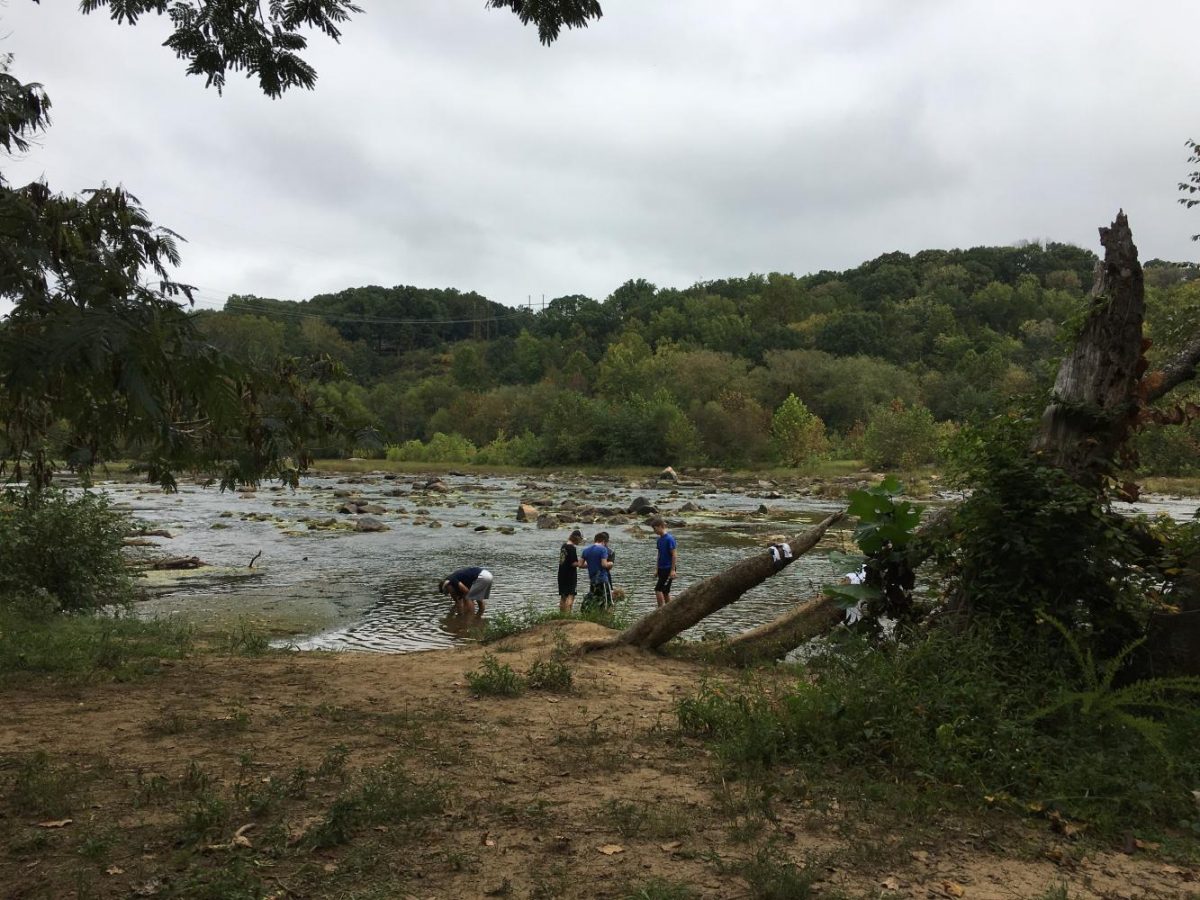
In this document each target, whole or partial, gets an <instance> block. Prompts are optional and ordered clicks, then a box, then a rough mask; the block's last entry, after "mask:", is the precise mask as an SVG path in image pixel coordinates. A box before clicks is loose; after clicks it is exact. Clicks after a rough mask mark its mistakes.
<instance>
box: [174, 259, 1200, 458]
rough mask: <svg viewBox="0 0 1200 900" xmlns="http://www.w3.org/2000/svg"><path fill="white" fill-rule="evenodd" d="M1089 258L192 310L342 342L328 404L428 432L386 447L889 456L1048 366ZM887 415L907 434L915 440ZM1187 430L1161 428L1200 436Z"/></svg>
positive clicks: (920, 443) (1155, 317)
mask: <svg viewBox="0 0 1200 900" xmlns="http://www.w3.org/2000/svg"><path fill="white" fill-rule="evenodd" d="M1095 263H1096V257H1095V255H1094V254H1093V253H1092V252H1090V251H1088V250H1083V249H1081V248H1079V247H1074V246H1071V245H1068V244H1057V243H1047V244H1044V245H1042V244H1038V243H1029V244H1025V245H1022V246H1014V247H976V248H972V249H969V250H926V251H922V252H920V253H917V254H915V255H911V256H910V255H908V254H905V253H889V254H885V255H883V256H880V257H878V258H877V259H874V260H871V261H870V262H867V263H864V264H862V265H860V266H858V267H857V268H854V269H848V270H846V271H843V272H832V271H822V272H818V273H816V274H811V275H804V276H795V275H784V274H779V273H772V274H770V275H750V276H748V277H744V278H729V279H722V280H718V281H707V282H700V283H697V284H695V285H693V286H691V287H689V288H686V289H682V290H681V289H675V288H657V287H656V286H655V285H653V284H650V283H649V282H647V281H644V280H640V279H638V280H631V281H628V282H626V283H625V284H623V285H621V286H620V287H618V288H617V289H616V290H615V291H613V293H612V294H610V295H609V296H608V297H607V298H605V299H604V300H595V299H592V298H589V297H584V296H580V295H572V296H565V297H559V298H556V299H554V300H552V301H550V302H549V303H547V304H546V306H545V308H544V309H538V310H528V309H520V308H513V307H509V306H504V305H502V304H499V303H495V302H492V301H489V300H488V299H486V298H484V297H482V296H480V295H479V294H476V293H473V292H467V293H464V292H461V291H458V290H454V289H437V290H435V289H423V288H416V287H409V286H401V287H393V288H383V287H360V288H349V289H347V290H343V291H340V292H338V293H335V294H321V295H318V296H315V297H313V298H312V299H310V300H307V301H302V302H290V301H278V300H268V299H263V298H258V297H251V296H234V297H231V298H230V299H229V301H228V303H227V304H226V308H225V310H224V311H223V312H219V313H212V312H202V313H197V317H198V319H199V320H200V322H201V324H202V326H203V328H204V329H205V331H206V333H207V334H208V336H209V337H210V339H211V340H212V341H213V342H214V343H216V344H217V345H218V346H220V347H221V348H223V349H225V350H227V351H229V352H231V353H233V354H235V355H239V356H244V357H249V358H258V359H259V360H260V361H261V360H262V359H265V358H269V357H271V356H278V355H290V356H321V355H326V356H329V357H331V358H333V359H335V360H337V361H338V362H340V363H341V364H342V366H343V369H344V372H345V377H344V378H343V379H342V380H339V381H334V382H332V383H328V384H325V385H322V386H321V387H320V389H319V390H320V395H321V397H322V399H323V401H324V402H325V403H326V404H328V406H329V407H330V408H331V409H335V410H338V411H339V412H340V413H341V414H342V415H343V416H344V417H347V418H348V419H349V420H350V421H351V423H352V424H353V425H354V426H355V427H358V428H364V429H365V428H373V429H374V430H375V431H376V432H377V433H378V434H379V436H380V438H381V441H380V446H381V447H382V446H383V445H385V444H391V445H396V444H403V443H404V442H413V441H422V442H425V445H424V446H421V445H418V444H415V443H409V444H408V445H407V446H406V447H393V450H392V453H393V455H407V456H419V455H421V454H425V455H427V456H430V455H432V456H436V457H439V458H447V459H453V460H455V461H464V460H465V459H466V458H474V457H475V456H476V451H479V455H478V458H479V459H481V460H483V461H490V462H513V463H526V464H532V463H545V464H563V463H572V462H601V463H602V462H608V463H635V462H636V463H648V464H660V463H667V462H675V463H681V462H701V461H706V462H712V463H718V464H726V465H744V464H759V463H767V462H784V463H797V462H800V461H802V460H803V459H804V458H805V457H807V456H811V455H814V454H824V453H834V454H844V455H848V456H854V457H856V458H858V457H860V456H862V455H864V454H865V455H866V456H867V457H868V459H869V461H872V462H873V463H875V464H879V465H895V464H909V463H912V462H916V461H924V460H927V459H929V458H930V457H931V455H932V454H933V453H934V452H935V448H936V445H937V441H938V439H939V435H944V433H945V432H947V431H948V430H950V429H952V428H953V425H954V423H961V422H964V421H966V420H969V419H972V418H975V417H978V416H983V415H987V414H989V413H991V412H994V411H995V410H996V409H997V408H998V406H999V404H1000V403H1002V402H1003V401H1004V399H1005V398H1006V397H1008V396H1010V395H1013V394H1017V393H1021V392H1027V391H1029V390H1031V389H1034V388H1035V387H1037V386H1039V384H1041V383H1043V382H1046V383H1048V380H1049V378H1050V376H1051V373H1052V371H1053V367H1054V365H1055V361H1056V357H1057V355H1058V353H1059V352H1060V346H1061V344H1060V335H1061V333H1062V332H1063V327H1064V325H1065V324H1067V323H1069V322H1070V321H1071V320H1072V318H1073V317H1074V316H1075V315H1076V314H1077V313H1078V312H1079V311H1080V310H1081V309H1082V300H1083V296H1084V293H1085V291H1086V289H1087V287H1089V286H1090V284H1091V280H1092V274H1093V269H1094V266H1095ZM1197 274H1198V271H1197V268H1196V267H1195V266H1193V265H1190V264H1176V263H1165V262H1161V261H1157V260H1156V261H1152V262H1150V263H1148V264H1147V284H1148V288H1149V291H1148V293H1149V296H1148V303H1149V323H1148V333H1149V334H1151V335H1152V336H1153V338H1154V339H1155V341H1156V344H1157V349H1158V350H1160V351H1163V352H1165V351H1167V350H1169V349H1170V348H1171V346H1172V341H1175V340H1176V339H1177V338H1178V337H1179V336H1180V335H1178V334H1176V333H1175V332H1177V331H1179V330H1180V329H1181V328H1183V327H1184V326H1183V322H1184V321H1186V320H1188V319H1190V320H1192V321H1195V318H1196V312H1197V310H1200V288H1198V287H1197V286H1196V285H1195V284H1194V283H1193V279H1194V278H1196V276H1197ZM790 395H794V399H789V396H790ZM797 401H798V402H797ZM897 429H899V432H901V433H903V434H910V433H911V434H912V435H916V437H915V438H913V439H912V440H910V441H909V443H910V444H912V447H909V448H908V449H907V450H905V448H904V447H901V443H903V442H902V441H899V440H898V432H897ZM1186 440H1187V441H1192V444H1187V445H1185V446H1182V447H1176V448H1173V449H1171V448H1168V449H1171V452H1173V453H1178V454H1183V456H1184V457H1186V456H1187V453H1188V451H1189V449H1190V450H1192V451H1195V450H1197V449H1200V444H1195V445H1194V446H1193V444H1194V441H1193V438H1192V437H1191V436H1190V435H1188V436H1186ZM430 441H434V446H432V447H431V446H428V442H430ZM330 449H331V450H336V451H337V452H348V451H351V450H355V449H356V448H354V447H352V446H349V445H347V446H345V447H339V448H330ZM369 449H370V448H369V447H366V448H357V452H367V451H369ZM901 451H904V453H906V454H907V455H905V456H904V458H900V456H901V455H902V454H901ZM1163 452H1166V451H1165V450H1164V451H1163ZM1168 455H1169V454H1168ZM1196 455H1197V454H1196V453H1194V452H1193V453H1192V456H1196ZM872 457H874V458H872ZM1156 465H1158V467H1159V468H1162V464H1161V463H1160V464H1156Z"/></svg>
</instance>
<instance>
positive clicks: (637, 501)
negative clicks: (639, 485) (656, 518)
mask: <svg viewBox="0 0 1200 900" xmlns="http://www.w3.org/2000/svg"><path fill="white" fill-rule="evenodd" d="M625 512H627V513H632V514H633V515H635V516H642V515H654V513H656V512H658V508H657V507H656V506H655V505H654V504H653V503H651V502H650V501H649V500H647V499H646V498H645V497H635V498H634V500H633V502H632V503H630V504H629V508H628V509H627V510H625Z"/></svg>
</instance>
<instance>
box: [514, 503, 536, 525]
mask: <svg viewBox="0 0 1200 900" xmlns="http://www.w3.org/2000/svg"><path fill="white" fill-rule="evenodd" d="M537 518H538V511H537V507H534V506H530V505H529V504H528V503H521V504H519V505H518V506H517V521H518V522H536V521H537Z"/></svg>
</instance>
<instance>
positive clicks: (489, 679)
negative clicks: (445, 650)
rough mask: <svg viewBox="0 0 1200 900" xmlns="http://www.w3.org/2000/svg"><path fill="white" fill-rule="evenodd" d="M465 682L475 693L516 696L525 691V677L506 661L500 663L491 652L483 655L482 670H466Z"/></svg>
mask: <svg viewBox="0 0 1200 900" xmlns="http://www.w3.org/2000/svg"><path fill="white" fill-rule="evenodd" d="M466 677H467V683H468V684H470V686H471V690H472V691H474V692H475V693H476V694H488V695H494V696H499V697H517V696H520V695H521V694H523V693H525V688H526V682H525V679H524V678H522V677H521V676H520V675H518V674H517V673H516V672H514V671H513V669H512V666H510V665H508V663H501V662H498V661H497V660H496V657H495V656H493V655H492V654H491V653H485V654H484V655H483V664H482V671H480V672H467V673H466Z"/></svg>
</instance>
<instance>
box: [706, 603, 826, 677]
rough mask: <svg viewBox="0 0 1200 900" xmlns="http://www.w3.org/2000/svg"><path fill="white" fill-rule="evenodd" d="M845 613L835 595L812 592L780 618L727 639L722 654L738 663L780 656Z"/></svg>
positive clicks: (744, 663)
mask: <svg viewBox="0 0 1200 900" xmlns="http://www.w3.org/2000/svg"><path fill="white" fill-rule="evenodd" d="M844 615H845V610H843V609H842V608H841V606H839V605H838V601H837V599H836V598H834V597H828V596H826V595H824V594H815V595H813V596H812V597H808V598H807V599H805V600H802V601H801V602H800V603H798V604H797V605H795V606H793V607H792V608H791V609H789V610H788V611H787V612H785V613H784V614H783V615H782V616H780V617H779V618H777V619H774V620H772V621H770V622H767V623H766V624H765V625H759V626H758V627H757V628H751V629H750V630H749V631H745V632H742V633H741V634H739V635H738V636H737V637H735V638H732V639H730V640H729V641H728V642H727V643H726V644H725V653H726V654H727V655H728V657H729V658H730V660H732V661H733V662H736V663H739V664H741V665H746V664H747V663H755V662H766V661H768V660H772V659H782V658H783V657H784V656H786V655H787V654H788V653H790V652H791V651H792V650H795V649H796V648H797V647H799V646H800V645H801V644H803V643H805V642H806V641H810V640H812V639H813V638H815V637H817V636H818V635H821V634H824V633H825V632H827V631H829V630H830V629H831V628H833V627H834V626H835V625H837V624H838V622H840V621H842V618H843V616H844Z"/></svg>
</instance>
